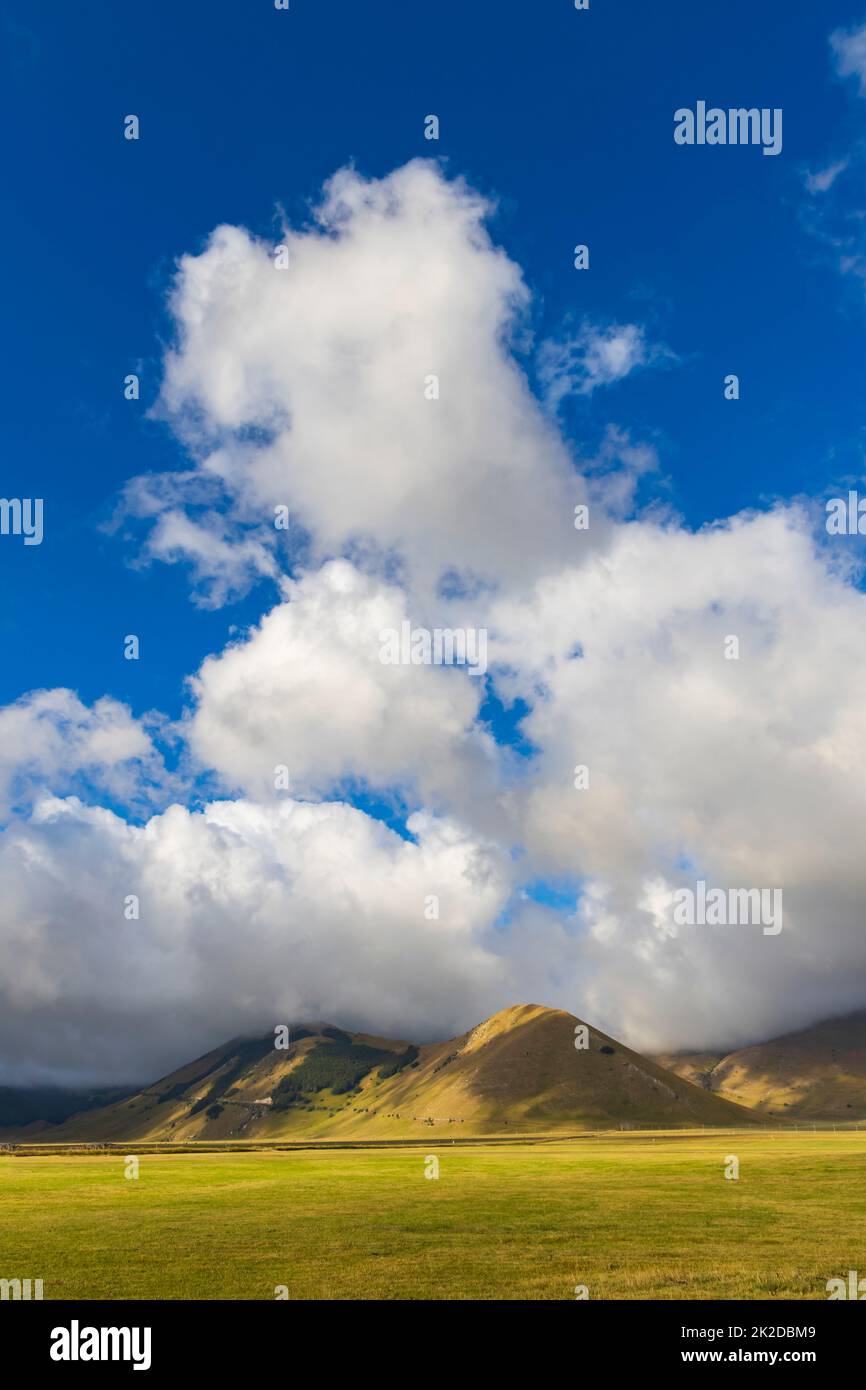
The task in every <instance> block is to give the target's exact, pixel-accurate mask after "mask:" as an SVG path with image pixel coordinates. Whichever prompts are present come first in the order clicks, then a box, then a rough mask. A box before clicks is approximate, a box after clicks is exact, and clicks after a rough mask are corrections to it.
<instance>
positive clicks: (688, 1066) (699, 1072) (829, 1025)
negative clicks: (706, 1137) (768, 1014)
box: [656, 1011, 866, 1121]
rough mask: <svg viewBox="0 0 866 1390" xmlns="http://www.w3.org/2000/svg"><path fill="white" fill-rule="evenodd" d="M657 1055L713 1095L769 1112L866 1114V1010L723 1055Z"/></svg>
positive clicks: (830, 1116) (818, 1116) (823, 1116)
mask: <svg viewBox="0 0 866 1390" xmlns="http://www.w3.org/2000/svg"><path fill="white" fill-rule="evenodd" d="M656 1060H657V1061H658V1062H659V1063H661V1064H662V1065H663V1066H665V1067H668V1068H670V1070H671V1071H674V1072H676V1073H677V1074H678V1075H679V1076H682V1077H685V1078H687V1079H689V1080H691V1081H695V1082H697V1083H698V1084H699V1085H702V1086H704V1087H705V1088H706V1089H708V1090H709V1091H710V1092H712V1093H713V1094H715V1095H718V1096H720V1097H723V1098H725V1099H728V1100H732V1101H736V1102H738V1103H739V1104H740V1105H747V1106H750V1107H752V1108H754V1109H755V1110H756V1111H759V1112H760V1113H761V1114H764V1115H772V1116H774V1117H776V1116H785V1117H786V1118H788V1119H811V1120H849V1121H850V1120H860V1119H863V1118H864V1117H866V1011H861V1012H859V1013H854V1014H849V1015H847V1016H846V1017H844V1018H834V1019H829V1020H827V1021H826V1022H824V1023H817V1024H814V1025H813V1026H812V1027H811V1028H804V1029H802V1030H800V1031H799V1032H797V1033H787V1034H786V1035H785V1036H784V1037H781V1038H773V1039H771V1040H770V1041H769V1042H765V1043H755V1044H753V1045H752V1046H750V1047H742V1048H739V1049H738V1050H737V1051H735V1052H729V1053H727V1054H726V1055H723V1056H721V1055H718V1054H716V1055H713V1054H710V1053H683V1054H680V1055H668V1056H664V1057H658V1058H656Z"/></svg>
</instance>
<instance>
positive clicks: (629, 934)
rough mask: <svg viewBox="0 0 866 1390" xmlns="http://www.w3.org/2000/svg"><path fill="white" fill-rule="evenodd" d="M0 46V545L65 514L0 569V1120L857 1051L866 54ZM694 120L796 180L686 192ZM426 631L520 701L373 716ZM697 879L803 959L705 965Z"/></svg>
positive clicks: (204, 26) (748, 948)
mask: <svg viewBox="0 0 866 1390" xmlns="http://www.w3.org/2000/svg"><path fill="white" fill-rule="evenodd" d="M0 3H2V0H0ZM0 33H2V36H3V81H2V84H0V106H2V120H3V123H4V129H5V130H6V132H7V135H8V136H10V138H9V139H8V140H7V148H6V160H5V168H4V180H3V204H4V206H3V218H2V222H0V238H2V243H3V246H2V250H3V254H2V257H0V274H2V276H3V296H4V304H5V307H6V316H7V322H8V324H9V325H10V333H9V338H10V344H11V351H10V352H9V354H8V358H7V361H6V363H5V365H4V371H3V373H2V376H0V391H2V393H3V400H2V407H3V415H2V418H3V423H4V427H5V439H4V446H5V447H4V463H3V479H2V489H0V492H2V495H3V496H4V497H6V498H15V497H22V498H32V497H40V498H43V499H44V507H45V514H44V540H43V542H42V544H40V545H38V546H31V547H27V546H24V545H23V544H22V543H20V538H16V537H13V536H3V537H0V576H2V584H0V651H2V660H0V817H2V821H0V1080H2V1079H3V1078H4V1077H10V1078H13V1079H24V1080H27V1081H31V1080H37V1079H51V1080H57V1079H62V1078H63V1076H68V1077H69V1076H71V1077H72V1078H73V1079H75V1080H86V1081H88V1082H90V1081H127V1080H130V1079H134V1080H142V1079H145V1078H146V1077H147V1076H149V1075H155V1074H158V1073H159V1072H165V1071H167V1070H169V1069H170V1067H171V1066H173V1065H176V1064H178V1063H179V1062H180V1061H182V1060H184V1059H185V1058H186V1057H188V1056H191V1055H195V1053H196V1052H201V1051H203V1050H204V1049H205V1048H206V1047H207V1046H210V1045H213V1044H214V1043H215V1042H217V1041H219V1040H220V1039H221V1038H223V1037H227V1036H230V1035H232V1034H238V1033H240V1032H242V1031H244V1030H245V1029H259V1030H260V1029H261V1028H262V1026H263V1023H267V1024H269V1022H270V1020H272V1019H289V1020H291V1019H295V1020H297V1019H302V1018H310V1017H312V1018H322V1017H329V1018H333V1019H334V1021H336V1022H338V1023H340V1024H342V1025H344V1026H349V1027H364V1028H367V1029H373V1030H374V1031H381V1032H387V1031H389V1030H390V1031H392V1033H393V1035H394V1036H412V1037H418V1038H419V1039H420V1038H421V1037H431V1036H439V1037H441V1036H447V1035H450V1034H455V1033H457V1032H458V1031H460V1030H461V1029H463V1028H465V1027H466V1026H469V1025H470V1024H472V1023H475V1022H477V1021H478V1019H479V1018H480V1017H482V1016H484V1013H485V1012H486V1013H490V1012H493V1010H494V1009H496V1008H498V1007H502V1006H503V1005H505V1004H510V1003H514V1002H516V1001H519V1000H526V999H535V1000H537V1001H539V1002H543V1003H548V1004H554V1005H558V1006H562V1007H566V1008H569V1009H571V1010H572V1011H574V1012H575V1013H578V1014H580V1015H581V1016H584V1017H587V1018H588V1019H591V1020H592V1021H593V1022H594V1023H595V1024H596V1025H597V1026H599V1027H601V1028H604V1029H605V1030H606V1031H608V1032H610V1033H615V1034H617V1035H618V1036H622V1037H623V1038H624V1039H625V1040H627V1041H629V1042H630V1043H631V1044H632V1045H635V1046H639V1047H644V1048H652V1047H659V1048H662V1047H665V1048H670V1047H673V1046H699V1047H710V1046H725V1047H727V1046H731V1045H735V1044H739V1043H740V1042H743V1041H751V1040H755V1039H756V1038H762V1037H767V1036H769V1035H771V1034H772V1033H779V1032H781V1031H783V1030H784V1029H786V1028H789V1027H796V1026H801V1025H804V1024H806V1023H809V1022H812V1021H814V1020H815V1019H817V1018H821V1017H827V1016H830V1015H831V1014H833V1013H841V1012H844V1011H845V1009H846V1008H854V1007H861V1006H862V999H863V995H864V992H866V949H864V946H863V934H862V902H863V900H864V897H866V880H864V877H863V875H864V870H863V856H862V846H861V843H860V840H861V835H860V831H859V827H860V826H861V825H862V820H863V816H864V814H866V791H864V790H863V789H862V787H861V782H862V780H863V779H862V778H856V777H854V778H852V776H851V770H852V768H857V767H859V766H860V765H861V764H862V763H863V761H866V716H864V713H863V699H862V691H863V687H864V683H866V640H864V636H866V607H864V605H866V595H864V593H863V586H862V561H861V560H858V558H857V556H858V552H859V548H860V546H861V545H862V542H861V541H860V540H859V539H858V540H855V541H854V542H848V541H842V540H839V539H838V538H833V537H832V536H831V535H830V534H829V532H828V531H826V530H825V527H824V526H823V524H822V522H823V518H824V504H825V500H826V499H827V498H829V497H832V496H835V495H839V494H840V493H841V494H843V495H844V494H845V493H846V492H847V489H848V487H849V486H856V485H858V484H859V483H860V481H861V480H862V477H863V472H864V470H863V452H864V417H863V368H864V343H866V298H864V284H866V237H864V228H866V186H864V185H866V180H864V169H866V160H864V155H866V141H864V129H866V124H864V115H866V102H864V97H866V0H858V3H857V4H853V3H852V4H849V3H847V0H839V3H833V4H830V5H826V6H825V5H822V6H818V5H815V4H806V3H803V4H790V3H788V4H786V3H782V0H763V2H762V3H761V4H759V5H758V4H755V3H754V0H727V3H725V4H724V5H692V6H686V7H684V6H680V5H674V4H673V3H671V2H670V0H663V2H660V3H656V4H653V3H649V0H641V3H638V0H630V2H629V3H614V0H591V7H590V9H589V10H588V11H580V12H579V11H576V10H575V9H574V7H573V4H572V3H571V0H545V3H543V4H536V5H528V4H524V3H520V4H518V3H507V2H505V3H493V0H473V3H471V4H469V3H466V0H460V3H457V0H440V2H439V3H437V4H436V5H435V6H432V7H431V6H421V5H407V4H406V3H405V0H402V2H401V3H398V0H383V3H379V4H377V5H375V6H370V5H359V4H352V3H348V0H338V3H334V4H324V3H322V0H316V2H315V3H314V0H291V8H290V10H289V11H287V12H281V11H276V10H275V9H274V7H273V5H272V4H271V3H270V0H244V3H241V2H240V0H237V3H227V2H226V0H215V3H209V4H207V5H180V6H178V5H176V4H169V3H168V0H154V2H153V3H149V4H148V5H147V6H146V7H134V6H133V7H129V6H121V5H110V4H108V3H107V2H106V3H103V4H88V3H82V4H78V5H75V6H55V7H53V8H52V9H51V10H46V9H45V8H44V7H33V6H32V5H25V4H23V3H17V2H16V0H9V2H8V3H4V4H2V8H0ZM839 34H843V35H844V36H845V37H844V39H843V40H839V39H838V37H837V38H836V40H835V42H834V38H833V36H834V35H837V36H838V35H839ZM699 101H705V102H707V103H708V104H709V105H710V106H714V105H717V106H719V107H721V108H723V109H728V108H731V107H747V108H748V107H754V108H770V109H780V110H781V111H782V112H783V145H782V150H781V152H780V154H779V155H778V156H776V157H765V156H764V154H762V151H761V150H760V148H756V147H752V146H746V147H742V146H738V147H731V146H725V147H710V146H707V145H703V146H700V147H698V146H683V145H678V144H677V143H675V141H674V138H673V135H674V113H675V112H676V111H677V110H678V109H679V108H682V107H686V108H694V107H695V105H696V104H697V103H698V102H699ZM130 114H134V115H136V116H137V117H138V119H139V121H140V139H138V140H137V141H129V140H125V139H124V138H123V128H124V118H125V117H126V116H128V115H130ZM430 114H435V115H436V116H437V117H438V120H439V123H440V131H439V133H440V138H439V140H438V142H432V141H427V140H425V139H424V124H425V118H426V117H427V116H428V115H430ZM413 161H414V162H413ZM423 161H426V162H423ZM338 171H343V172H342V173H338ZM335 176H336V179H335ZM329 180H332V182H331V183H330V184H329V182H328V181H329ZM326 189H327V190H329V191H328V192H327V193H326V192H324V191H323V190H326ZM482 199H483V200H486V203H485V204H482V202H481V200H482ZM317 210H318V211H317ZM215 229H222V230H220V231H219V232H218V233H217V234H216V235H215ZM283 237H285V239H286V241H287V243H288V244H289V245H290V248H291V265H290V273H289V275H288V276H286V277H280V276H279V275H277V274H276V267H275V265H274V263H273V247H274V245H275V244H276V243H278V242H279V241H280V240H281V238H283ZM488 238H489V239H488ZM578 243H580V244H586V245H588V246H589V248H590V269H589V270H588V271H578V270H576V269H575V268H574V265H573V248H574V247H575V245H576V244H578ZM524 287H525V292H524ZM172 291H174V294H175V298H174V301H173V302H172V303H170V300H169V296H170V292H172ZM614 349H616V351H617V352H620V353H624V354H625V356H624V357H620V358H617V359H616V360H617V361H619V362H620V363H621V364H622V365H621V366H620V367H616V368H615V369H610V363H611V361H612V360H613V358H611V357H609V356H605V354H606V353H612V352H613V351H614ZM428 372H434V373H441V386H442V393H441V399H440V397H439V396H438V395H437V396H435V397H429V396H426V395H424V394H423V393H422V391H421V383H422V382H426V381H428V380H429V378H428V377H427V375H426V374H427V373H428ZM129 373H136V374H137V375H138V376H139V377H140V381H141V399H140V400H138V401H129V400H126V399H125V398H124V390H123V388H124V379H125V378H126V376H127V374H129ZM732 373H733V374H736V375H737V376H738V378H739V381H740V398H739V400H737V401H729V400H726V399H725V397H724V390H723V387H724V380H725V377H726V376H727V375H728V374H732ZM434 402H435V403H434ZM157 405H159V409H156V408H155V407H156V406H157ZM184 474H186V475H187V477H186V481H185V482H184V481H183V475H184ZM217 475H219V476H220V477H221V478H222V480H223V484H224V486H223V491H222V493H221V494H220V496H219V498H218V499H216V500H213V498H212V501H211V503H210V504H209V505H210V510H209V511H203V510H202V507H201V502H200V499H201V496H202V495H203V489H204V488H205V487H206V486H208V485H210V484H212V481H213V479H214V478H215V477H216V476H217ZM142 479H144V480H148V479H150V480H151V481H150V483H149V484H148V483H146V482H145V483H142ZM148 486H149V487H150V488H151V492H150V493H149V494H148V493H147V487H148ZM209 495H211V494H209ZM155 496H158V499H159V504H158V507H155V508H154V512H153V515H151V516H150V517H149V519H148V518H145V517H143V516H142V514H141V506H142V504H143V503H144V502H145V501H148V499H150V500H153V498H154V497H155ZM585 497H586V498H588V499H590V505H591V512H592V525H591V526H590V528H589V529H588V530H586V531H581V530H580V529H578V528H577V527H575V526H574V525H573V524H572V522H573V512H574V505H575V504H578V503H581V502H582V500H583V499H584V498H585ZM123 498H125V501H124V502H123V505H122V499H123ZM275 502H278V503H285V505H286V506H288V507H289V508H290V509H291V513H292V529H291V530H290V533H289V534H288V536H287V537H286V536H283V535H282V534H279V533H277V532H276V531H275V530H274V527H273V523H272V516H273V512H272V508H273V504H274V503H275ZM136 503H137V505H138V507H139V510H138V512H137V513H136V507H135V504H136ZM714 523H718V524H714ZM179 538H180V539H179ZM178 555H181V556H182V558H180V559H178ZM202 555H205V557H206V564H205V571H206V572H204V573H196V571H195V563H196V557H198V560H199V561H201V557H202ZM191 557H192V563H191V562H190V558H191ZM167 561H173V562H171V563H169V562H167ZM202 564H204V562H203V561H202ZM208 566H210V568H207V567H208ZM253 572H254V573H255V574H256V575H264V576H265V577H264V578H256V579H255V582H252V583H250V582H249V578H250V574H251V573H253ZM209 586H210V587H209ZM226 590H228V591H226ZM446 619H447V625H448V626H449V627H450V626H458V627H463V628H465V629H474V630H475V631H476V632H478V631H483V632H484V633H485V651H486V640H487V636H486V635H487V634H488V632H489V638H490V666H489V670H488V674H487V678H486V680H485V681H480V680H477V679H475V677H474V676H473V675H472V674H470V673H467V672H466V671H465V670H454V669H446V668H447V667H448V663H447V662H446V663H445V665H444V666H439V665H436V664H435V663H434V664H433V665H431V666H429V667H422V666H418V665H413V664H412V663H410V662H405V661H404V662H402V663H395V664H391V663H390V662H385V661H384V660H383V658H382V656H381V654H380V650H379V649H380V645H381V641H382V638H381V631H382V628H383V626H387V627H388V628H389V630H393V631H394V632H397V631H400V630H402V625H403V624H404V623H410V622H414V623H415V625H416V626H417V625H418V624H419V623H420V624H421V625H422V626H425V625H426V626H428V627H433V626H435V625H437V624H439V623H440V621H441V622H445V620H446ZM131 633H132V634H136V635H137V637H138V638H139V640H140V644H141V650H140V659H139V660H137V661H127V660H125V659H124V654H123V643H124V638H125V636H126V635H127V634H131ZM731 634H734V635H736V640H737V643H738V644H739V645H738V648H737V652H736V653H735V654H734V657H733V659H731V657H730V654H729V650H728V647H729V642H730V637H731ZM485 660H486V658H485ZM476 674H477V673H476ZM70 690H71V691H74V692H76V696H77V697H80V700H79V699H78V698H74V697H72V696H70V695H69V694H68V693H67V692H68V691H70ZM32 692H37V694H33V693H32ZM106 697H108V698H106ZM118 702H120V703H118ZM178 721H179V722H178ZM165 735H167V737H165ZM284 765H285V767H286V768H287V769H288V770H289V773H290V777H291V786H290V788H289V787H287V786H285V785H283V786H281V785H280V784H279V782H278V781H277V780H275V773H276V770H277V769H278V768H281V767H283V766H284ZM578 768H583V769H584V770H585V771H586V770H588V771H591V780H588V779H587V778H581V777H577V776H576V774H577V771H578ZM864 785H866V784H864ZM289 791H290V794H289ZM284 792H285V793H286V794H285V795H284V794H283V793H284ZM73 796H77V797H78V798H79V799H78V800H74V799H73ZM214 798H218V804H217V801H216V800H214ZM206 803H210V804H206ZM392 828H397V829H398V830H399V831H400V834H399V835H394V834H391V833H390V829H392ZM697 872H699V873H700V874H701V876H704V877H706V879H707V881H711V880H712V881H713V882H715V883H717V884H720V885H727V886H737V885H755V886H761V887H762V888H763V887H769V888H772V889H773V890H775V889H776V888H777V887H778V888H779V889H780V891H781V889H782V888H783V889H784V893H785V929H784V931H783V932H782V933H781V934H779V935H778V936H774V937H773V938H772V939H770V938H765V937H762V936H761V935H760V933H758V934H756V935H755V936H754V937H752V938H747V937H743V938H742V939H737V940H734V939H733V938H731V937H730V936H728V937H724V936H721V935H719V934H715V935H713V934H711V933H704V934H700V933H692V934H688V933H679V934H678V933H677V931H675V930H673V929H672V924H671V919H670V913H669V902H670V898H671V894H672V892H673V889H674V886H675V885H676V884H677V883H678V882H679V881H680V880H681V879H683V878H686V879H689V878H693V877H694V874H695V873H697ZM129 895H133V896H134V897H135V898H136V900H140V905H141V917H140V919H139V918H135V919H134V920H135V921H136V922H139V921H140V926H139V927H137V928H136V929H134V930H129V931H127V930H126V929H124V928H121V930H118V925H119V922H120V920H121V919H122V920H123V921H126V920H128V919H126V918H125V917H123V914H122V911H121V904H123V903H124V902H126V900H127V897H128V896H129ZM434 901H435V904H436V911H435V912H434V911H433V909H432V908H431V907H430V903H431V902H434ZM440 907H441V914H440V911H439V909H440ZM130 962H132V968H131V964H130ZM816 962H817V964H816ZM13 974H16V975H20V977H21V979H22V980H23V981H24V983H23V985H22V986H21V987H20V988H19V989H17V991H16V992H12V993H11V995H10V999H9V1002H8V1007H6V1006H4V995H3V989H4V985H3V981H4V979H5V978H7V977H8V978H10V979H11V977H12V975H13ZM10 989H11V986H10ZM82 1018H86V1019H87V1020H88V1022H87V1027H86V1028H82V1025H81V1019H82ZM10 1020H11V1021H10ZM133 1035H134V1036H133ZM142 1037H144V1038H145V1042H144V1043H142V1042H141V1038H142ZM142 1049H144V1050H142ZM58 1059H60V1060H58Z"/></svg>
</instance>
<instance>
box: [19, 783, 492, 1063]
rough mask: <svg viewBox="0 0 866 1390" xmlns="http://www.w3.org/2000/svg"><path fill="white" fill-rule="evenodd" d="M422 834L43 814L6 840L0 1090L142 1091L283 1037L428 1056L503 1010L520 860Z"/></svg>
mask: <svg viewBox="0 0 866 1390" xmlns="http://www.w3.org/2000/svg"><path fill="white" fill-rule="evenodd" d="M411 829H412V831H413V832H414V835H415V841H414V842H413V841H409V840H404V839H401V838H400V836H398V835H397V834H396V833H394V832H393V831H390V830H388V829H386V828H385V827H384V826H383V825H382V824H381V823H380V822H377V821H374V820H371V819H370V818H369V817H367V816H365V815H363V814H362V813H361V812H360V811H357V810H355V809H354V808H353V807H351V806H347V805H345V804H340V803H324V804H320V805H315V806H314V805H306V804H303V803H297V802H294V801H292V800H291V799H290V798H287V799H286V800H284V801H283V802H280V803H279V804H272V805H271V806H262V805H256V804H254V803H250V802H247V801H236V802H217V803H214V804H212V805H209V806H207V807H206V808H205V809H204V810H203V811H202V812H195V813H193V812H190V811H188V810H187V809H185V808H183V807H181V806H177V805H175V806H171V807H169V808H168V810H166V811H165V812H164V813H162V814H160V815H157V816H154V817H153V818H152V819H151V820H150V821H148V822H147V824H146V825H144V826H131V825H129V824H127V823H126V822H125V821H124V820H123V819H122V818H120V817H118V816H116V815H114V814H113V813H112V812H109V811H106V810H104V809H100V808H96V807H86V806H84V805H83V804H82V803H81V802H80V801H78V800H77V799H75V798H70V799H66V800H58V799H56V798H47V799H45V800H43V801H42V802H40V803H39V805H38V806H37V808H36V811H35V812H34V815H33V817H32V819H30V820H28V821H27V822H17V823H15V824H13V825H12V826H11V827H9V828H8V829H7V830H6V832H5V834H4V835H3V836H2V838H0V881H2V883H3V885H4V892H3V894H2V898H0V1058H2V1065H0V1081H6V1082H15V1083H24V1084H27V1083H31V1084H33V1083H38V1082H42V1081H44V1080H46V1079H49V1080H53V1081H57V1080H59V1081H66V1082H68V1083H70V1084H76V1083H83V1084H90V1083H92V1082H119V1083H122V1082H126V1081H130V1080H145V1079H148V1078H152V1077H154V1076H156V1075H158V1074H159V1073H161V1072H163V1071H165V1070H167V1069H169V1068H170V1067H172V1066H174V1065H176V1064H178V1063H179V1062H180V1061H182V1060H188V1059H190V1058H191V1057H193V1056H195V1055H198V1054H199V1053H201V1052H202V1051H204V1050H205V1049H206V1048H208V1047H209V1046H212V1045H213V1044H214V1043H215V1042H216V1041H217V1040H224V1039H226V1038H229V1037H232V1036H235V1035H237V1034H238V1033H241V1032H246V1031H260V1030H270V1029H272V1028H273V1026H274V1025H275V1024H277V1023H287V1022H291V1021H293V1020H298V1019H304V1018H306V1019H323V1018H326V1019H327V1018H331V1019H333V1018H336V1019H338V1020H339V1021H341V1022H343V1023H344V1024H345V1025H346V1026H349V1027H351V1026H353V1025H354V1026H357V1027H362V1028H367V1029H373V1028H375V1029H377V1030H379V1031H382V1032H384V1033H386V1034H391V1035H393V1036H398V1037H399V1036H401V1035H406V1036H410V1037H415V1038H418V1037H423V1036H424V1035H427V1036H431V1035H435V1034H436V1033H437V1032H438V1031H439V1030H440V1029H441V1028H442V1027H443V1026H444V1027H446V1029H447V1028H448V1027H449V1025H450V1026H453V1028H454V1030H456V1029H457V1028H458V1027H459V1026H460V1025H461V1024H462V1022H463V1021H464V1019H465V1018H466V1017H472V1016H474V1015H475V1014H477V1013H478V1011H479V1010H489V1009H492V1008H495V1007H496V1001H497V999H498V998H499V996H500V993H501V989H502V983H501V981H502V967H501V964H500V961H499V959H498V957H497V955H496V953H495V947H496V939H495V935H494V934H492V933H491V931H490V926H491V923H492V922H493V921H494V920H495V919H496V917H497V915H498V914H499V912H500V910H501V908H502V907H503V905H504V903H505V901H506V900H507V896H508V893H509V889H510V871H511V869H510V864H509V862H508V859H507V856H503V855H502V853H501V852H500V851H498V850H497V849H496V848H495V847H494V846H491V845H490V844H488V843H485V842H484V841H481V840H479V839H478V838H477V837H473V836H472V835H469V834H467V833H466V831H465V830H462V829H461V828H460V827H459V825H457V824H455V823H454V822H451V821H445V820H439V819H435V818H432V817H429V816H425V815H421V814H419V815H417V816H416V817H414V818H413V819H412V821H411ZM132 894H134V895H136V896H137V897H138V899H139V913H140V915H139V917H138V919H137V920H135V919H128V918H127V917H126V916H125V904H126V901H127V899H128V897H129V896H130V895H132ZM432 896H435V897H437V898H438V899H439V906H438V913H439V915H438V918H436V917H434V916H433V915H431V913H432V908H431V905H430V902H429V899H430V898H431V897H432Z"/></svg>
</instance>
